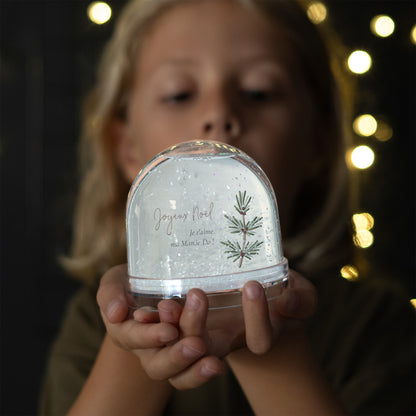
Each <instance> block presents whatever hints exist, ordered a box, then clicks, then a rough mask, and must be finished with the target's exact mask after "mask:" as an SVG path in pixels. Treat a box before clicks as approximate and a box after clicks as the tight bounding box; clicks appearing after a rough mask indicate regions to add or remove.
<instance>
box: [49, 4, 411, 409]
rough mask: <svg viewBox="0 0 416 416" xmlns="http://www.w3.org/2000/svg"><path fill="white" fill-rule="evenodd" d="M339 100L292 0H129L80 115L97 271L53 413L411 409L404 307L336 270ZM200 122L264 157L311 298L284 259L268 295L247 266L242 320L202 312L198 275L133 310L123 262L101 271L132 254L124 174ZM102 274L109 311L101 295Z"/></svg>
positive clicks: (55, 376)
mask: <svg viewBox="0 0 416 416" xmlns="http://www.w3.org/2000/svg"><path fill="white" fill-rule="evenodd" d="M340 102H341V99H340V96H339V90H338V87H337V84H336V82H335V79H334V76H333V74H332V71H331V69H330V65H329V58H328V55H327V52H326V49H325V47H324V45H323V43H322V41H321V39H320V37H319V35H318V33H317V30H316V28H315V27H314V26H313V25H312V24H311V23H310V22H309V21H308V19H307V18H306V16H305V14H304V12H303V11H302V9H301V8H300V6H299V5H298V4H297V3H295V2H293V1H292V0H273V1H272V0H268V1H260V0H241V1H239V0H193V1H189V0H188V1H186V0H185V1H182V0H170V1H169V0H163V1H162V0H158V1H156V0H152V1H150V0H136V1H132V2H131V3H130V4H129V5H128V6H127V7H126V9H125V11H124V13H123V14H122V16H121V18H120V20H119V23H118V26H117V28H116V32H115V34H114V37H113V38H112V40H111V42H110V43H109V45H108V47H107V49H106V53H105V55H104V56H103V60H102V63H101V67H100V72H99V78H98V82H97V86H96V88H95V89H94V91H93V92H92V94H91V96H90V98H89V101H88V105H87V107H86V114H85V125H84V136H83V156H84V160H83V163H84V165H83V166H84V180H83V184H82V189H81V192H80V197H79V202H78V207H77V216H76V227H75V234H74V250H73V255H72V258H70V259H67V261H66V265H67V268H68V269H69V270H70V271H71V272H72V273H73V274H77V275H79V276H81V277H82V278H83V279H84V280H85V281H86V282H90V284H89V286H88V285H86V286H85V288H84V289H83V290H81V292H80V293H79V294H78V295H76V297H75V298H74V300H73V301H72V303H71V305H70V307H69V310H68V314H67V316H66V319H65V321H64V323H63V327H62V331H61V333H60V335H59V337H58V339H57V341H56V343H55V345H54V348H53V350H52V354H51V358H50V363H49V367H48V372H47V375H46V381H45V389H44V393H43V398H42V403H41V412H42V414H63V413H65V412H67V410H68V409H69V408H70V412H69V414H71V415H77V414H89V415H90V414H99V415H101V414H109V415H123V414H128V415H130V414H140V415H142V414H149V415H155V414H160V413H163V412H166V413H169V414H204V413H205V414H232V413H234V414H235V413H237V414H244V413H247V414H252V413H253V412H254V413H255V414H265V415H271V414H300V415H304V414H309V413H315V414H320V415H324V414H329V415H332V414H342V413H344V412H345V411H346V410H349V411H353V412H361V413H366V412H367V413H368V412H375V413H382V412H383V411H391V412H393V413H400V411H409V412H410V411H411V410H412V408H411V406H412V400H411V399H412V397H411V393H409V392H410V391H411V390H409V388H410V389H411V381H412V367H411V364H412V363H413V362H414V360H413V353H412V343H411V341H410V333H411V324H410V321H409V319H408V316H409V315H410V310H408V309H406V307H405V306H403V305H404V304H402V303H401V302H400V301H399V300H397V299H395V298H394V297H393V296H392V295H391V294H389V293H387V292H386V291H382V290H378V289H377V288H376V287H375V286H374V287H372V286H370V285H366V286H362V287H361V286H357V287H356V286H352V285H351V284H348V283H347V282H343V281H341V280H340V279H337V273H338V270H339V266H340V265H342V264H345V263H343V262H345V261H347V260H348V259H349V257H350V249H349V248H348V246H347V245H346V244H345V242H346V241H347V239H346V238H345V237H346V236H347V232H346V231H347V219H348V203H347V194H348V192H347V180H346V178H347V174H346V168H345V164H344V162H343V157H344V156H343V155H344V148H345V144H344V136H343V132H342V123H343V119H342V111H341V104H340ZM201 138H203V139H213V140H220V141H222V142H226V143H229V144H231V145H235V146H236V147H238V148H240V149H242V150H243V151H245V152H246V153H248V154H249V155H250V156H252V157H253V158H254V159H255V160H256V161H257V162H258V163H259V164H260V166H262V168H263V169H264V170H265V172H266V174H267V175H268V177H269V178H270V180H271V182H272V184H273V186H274V188H275V191H276V194H277V198H278V203H279V211H280V220H281V225H282V232H283V239H284V250H285V255H286V256H287V257H288V258H289V263H290V265H291V267H293V268H295V269H297V270H299V271H301V272H302V273H304V274H305V275H306V276H307V277H308V278H309V279H311V280H312V281H313V283H314V286H315V287H316V290H317V292H318V295H319V303H318V306H316V291H315V288H314V286H312V284H311V283H310V282H309V280H307V279H305V278H304V277H302V276H301V275H299V274H298V273H295V272H291V277H290V287H289V288H288V289H287V290H286V291H285V292H284V294H283V295H282V296H281V297H280V298H278V299H277V300H274V301H271V302H269V303H268V302H267V301H266V300H265V295H264V291H263V289H262V288H261V286H260V285H259V284H258V283H256V282H249V283H247V284H246V285H245V287H244V289H243V291H242V303H243V308H242V309H243V317H244V319H243V321H242V322H241V325H239V326H237V327H235V328H229V327H227V322H223V321H221V319H212V318H211V317H210V316H209V314H208V311H207V298H206V295H205V294H204V293H203V292H202V291H200V290H198V289H194V290H191V291H190V292H189V293H188V296H187V300H186V303H185V306H184V307H183V308H182V307H180V306H179V305H178V304H176V303H175V302H173V301H169V300H166V301H162V302H161V303H160V305H159V316H158V319H156V318H155V316H154V315H152V314H149V313H146V312H143V311H136V312H135V313H134V316H133V317H131V316H128V314H127V303H126V300H125V297H124V290H123V279H124V277H125V274H126V269H125V266H116V267H114V268H111V269H110V270H109V271H108V272H106V270H108V269H109V268H110V267H111V266H114V265H115V264H119V263H123V262H125V250H126V248H125V234H124V215H125V214H124V212H125V211H124V210H125V201H126V197H127V191H128V188H129V185H130V184H131V182H132V180H133V179H134V177H135V176H136V174H137V173H138V171H139V170H140V168H141V167H142V166H143V165H144V163H146V162H147V161H148V160H149V159H150V158H152V157H153V156H154V155H155V154H157V153H158V152H160V151H161V150H164V149H165V148H167V147H169V146H171V145H173V144H176V143H177V142H178V141H181V140H189V139H201ZM103 273H105V274H104V276H103V277H102V279H101V282H100V287H99V290H98V303H99V305H100V309H101V315H102V319H103V321H104V324H105V326H104V325H103V323H102V321H101V319H100V312H99V309H98V307H97V306H96V305H95V304H94V299H95V293H96V290H97V286H96V285H97V280H96V279H97V277H100V276H101V275H102V274H103ZM315 311H316V313H315V316H314V317H313V318H311V319H309V320H308V322H307V323H305V320H306V318H310V316H311V315H312V314H313V313H314V312H315ZM207 315H208V316H207ZM386 331H389V332H391V336H390V337H389V338H384V335H385V334H386ZM397 338H400V339H402V343H403V347H402V348H401V349H400V350H398V349H397V348H396V347H394V341H395V339H397ZM120 347H122V348H120ZM393 351H396V352H395V353H393ZM321 368H322V369H321ZM235 379H237V381H238V384H239V385H238V384H237V383H236V380H235ZM172 386H173V387H174V388H175V389H174V390H173V389H172Z"/></svg>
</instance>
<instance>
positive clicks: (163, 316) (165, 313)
mask: <svg viewBox="0 0 416 416" xmlns="http://www.w3.org/2000/svg"><path fill="white" fill-rule="evenodd" d="M157 307H158V310H159V319H160V322H167V323H169V324H172V325H175V326H179V319H180V317H181V313H182V306H181V305H179V303H178V302H176V301H175V300H172V299H165V300H161V301H160V302H159V304H158V306H157Z"/></svg>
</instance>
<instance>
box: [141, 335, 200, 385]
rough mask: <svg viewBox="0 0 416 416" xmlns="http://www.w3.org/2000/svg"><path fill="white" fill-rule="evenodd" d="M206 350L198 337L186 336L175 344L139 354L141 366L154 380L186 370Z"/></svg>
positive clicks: (167, 377)
mask: <svg viewBox="0 0 416 416" xmlns="http://www.w3.org/2000/svg"><path fill="white" fill-rule="evenodd" d="M205 352H206V349H205V345H204V342H203V341H202V339H201V338H199V337H187V338H184V339H182V340H181V341H179V342H176V343H175V344H173V345H171V346H168V347H164V348H161V349H159V350H156V351H152V352H150V351H149V354H146V352H145V354H144V355H143V353H142V356H141V362H142V366H143V368H144V369H145V371H146V373H147V375H148V376H149V377H150V378H152V379H154V380H167V379H170V378H172V377H175V376H176V375H178V374H179V373H181V372H183V371H184V370H186V369H187V368H188V367H189V366H190V365H192V364H193V363H194V362H195V361H197V360H199V359H200V358H201V357H202V356H203V355H204V354H205Z"/></svg>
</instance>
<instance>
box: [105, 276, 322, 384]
mask: <svg viewBox="0 0 416 416" xmlns="http://www.w3.org/2000/svg"><path fill="white" fill-rule="evenodd" d="M123 273H125V268H124V269H120V268H119V269H112V271H110V272H108V273H107V274H106V275H105V276H104V277H103V280H102V283H101V286H100V290H99V292H98V300H99V304H100V306H101V308H102V310H104V311H108V312H107V313H108V315H109V317H108V318H107V317H106V316H105V315H106V314H105V313H104V312H103V318H104V322H105V323H106V326H107V330H108V332H109V334H110V335H111V336H112V338H113V340H114V341H115V342H116V343H117V344H118V345H121V346H122V347H124V348H127V349H129V350H131V351H132V352H134V353H135V354H136V355H137V356H138V357H139V358H140V359H141V362H142V365H143V367H144V369H145V370H146V372H147V373H148V375H149V376H150V377H152V378H156V379H169V381H170V382H171V384H172V385H174V386H175V387H176V388H180V389H185V388H192V387H197V386H198V385H201V384H204V383H205V382H206V381H207V380H208V379H209V378H212V377H213V376H215V375H218V374H220V373H221V372H223V371H224V369H225V368H224V364H223V363H222V361H221V360H220V359H219V358H221V357H224V356H226V355H227V354H228V353H229V352H231V351H233V350H235V349H237V348H241V347H244V346H247V348H248V349H249V350H251V351H252V352H253V353H256V354H262V353H265V352H267V351H268V350H269V349H270V347H271V346H272V345H273V344H274V342H275V341H276V339H277V338H278V335H279V332H280V330H281V329H282V327H283V326H284V325H290V326H293V325H295V324H296V323H298V322H299V321H300V320H303V319H305V318H307V317H309V316H310V315H312V314H313V312H314V310H315V306H316V293H315V289H314V287H313V286H312V284H311V283H310V282H308V281H307V280H306V279H304V278H303V277H302V276H300V275H299V274H297V273H295V272H292V271H291V273H290V283H289V288H288V289H286V290H285V291H284V292H283V294H282V295H281V296H279V297H278V298H276V299H274V300H273V301H270V302H267V300H266V297H265V293H264V290H263V288H262V287H261V285H260V284H259V283H257V282H248V283H247V284H246V285H245V286H244V290H243V314H241V309H240V308H233V309H223V310H217V311H210V313H209V314H208V300H207V297H206V295H205V294H204V292H202V291H201V290H198V289H193V290H191V291H190V292H189V293H188V294H187V301H186V303H185V306H184V308H182V307H181V306H180V305H179V304H178V303H177V302H175V301H173V300H164V301H161V302H160V303H159V313H154V312H153V313H152V312H148V311H146V310H143V309H139V310H136V311H135V312H134V320H131V319H129V320H127V321H125V322H123V319H121V320H120V318H125V317H126V315H127V300H126V299H125V295H124V286H123V284H122V278H123ZM123 279H124V278H123ZM110 299H111V300H112V301H111V302H109V301H108V300H110ZM114 299H119V300H120V301H121V303H120V305H119V306H117V307H115V306H114V305H117V304H116V303H115V301H114ZM123 304H124V305H125V306H124V307H123V306H122V305H123ZM172 343H173V344H172ZM166 344H170V345H169V346H166Z"/></svg>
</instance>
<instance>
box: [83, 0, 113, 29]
mask: <svg viewBox="0 0 416 416" xmlns="http://www.w3.org/2000/svg"><path fill="white" fill-rule="evenodd" d="M87 15H88V17H89V19H90V20H91V21H92V22H93V23H96V24H97V25H102V24H103V23H106V22H108V21H109V20H110V18H111V7H110V6H109V5H108V4H107V3H104V2H102V1H95V2H93V3H91V4H90V5H89V6H88V9H87Z"/></svg>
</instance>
